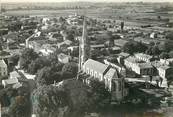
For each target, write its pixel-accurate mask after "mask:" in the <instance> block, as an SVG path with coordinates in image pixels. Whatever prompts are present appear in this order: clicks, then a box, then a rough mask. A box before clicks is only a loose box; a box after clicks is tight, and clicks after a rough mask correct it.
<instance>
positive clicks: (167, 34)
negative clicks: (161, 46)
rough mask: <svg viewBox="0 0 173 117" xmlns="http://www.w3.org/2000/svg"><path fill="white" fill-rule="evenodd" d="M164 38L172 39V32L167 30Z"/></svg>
mask: <svg viewBox="0 0 173 117" xmlns="http://www.w3.org/2000/svg"><path fill="white" fill-rule="evenodd" d="M166 39H169V40H173V32H167V33H166Z"/></svg>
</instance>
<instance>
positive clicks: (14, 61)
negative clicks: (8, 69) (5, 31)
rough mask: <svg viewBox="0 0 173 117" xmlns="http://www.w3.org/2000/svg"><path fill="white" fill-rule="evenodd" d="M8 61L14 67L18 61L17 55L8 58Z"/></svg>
mask: <svg viewBox="0 0 173 117" xmlns="http://www.w3.org/2000/svg"><path fill="white" fill-rule="evenodd" d="M9 61H10V63H11V66H16V65H17V64H18V61H19V55H17V54H16V55H13V56H12V57H10V58H9Z"/></svg>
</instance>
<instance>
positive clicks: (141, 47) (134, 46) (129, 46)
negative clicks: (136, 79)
mask: <svg viewBox="0 0 173 117" xmlns="http://www.w3.org/2000/svg"><path fill="white" fill-rule="evenodd" d="M122 49H123V51H124V52H127V53H129V54H133V53H135V52H145V51H146V49H147V46H146V45H145V44H143V43H142V42H134V41H129V42H127V43H126V44H125V45H124V46H123V48H122Z"/></svg>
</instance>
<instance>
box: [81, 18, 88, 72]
mask: <svg viewBox="0 0 173 117" xmlns="http://www.w3.org/2000/svg"><path fill="white" fill-rule="evenodd" d="M88 58H90V41H89V40H88V38H87V23H86V17H85V16H84V21H83V31H82V38H81V39H80V40H79V69H78V71H79V72H80V71H81V70H82V66H83V64H84V63H85V61H86V60H88Z"/></svg>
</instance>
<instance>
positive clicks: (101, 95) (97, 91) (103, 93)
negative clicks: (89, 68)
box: [90, 80, 110, 109]
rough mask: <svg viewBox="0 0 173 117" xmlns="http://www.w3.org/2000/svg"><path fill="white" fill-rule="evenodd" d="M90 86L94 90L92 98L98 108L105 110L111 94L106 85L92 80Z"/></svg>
mask: <svg viewBox="0 0 173 117" xmlns="http://www.w3.org/2000/svg"><path fill="white" fill-rule="evenodd" d="M90 86H91V90H92V96H91V98H93V100H94V103H95V106H96V108H97V109H98V108H103V107H105V105H108V104H109V99H110V93H109V91H108V90H107V89H106V88H105V84H104V83H103V82H100V81H98V80H91V81H90Z"/></svg>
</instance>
